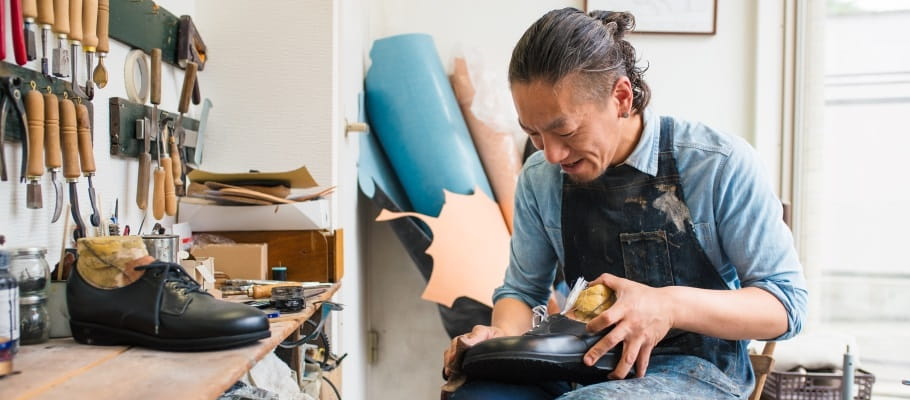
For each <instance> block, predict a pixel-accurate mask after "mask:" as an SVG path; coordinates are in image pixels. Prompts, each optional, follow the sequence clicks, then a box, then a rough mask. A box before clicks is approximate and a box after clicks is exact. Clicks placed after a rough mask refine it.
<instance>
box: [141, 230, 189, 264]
mask: <svg viewBox="0 0 910 400" xmlns="http://www.w3.org/2000/svg"><path fill="white" fill-rule="evenodd" d="M142 242H143V243H145V248H147V249H148V251H149V255H150V256H152V257H154V258H155V259H156V260H158V261H164V262H169V263H178V262H180V261H179V260H178V259H177V251H178V250H179V249H180V236H177V235H143V236H142Z"/></svg>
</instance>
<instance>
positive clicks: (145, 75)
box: [123, 49, 149, 104]
mask: <svg viewBox="0 0 910 400" xmlns="http://www.w3.org/2000/svg"><path fill="white" fill-rule="evenodd" d="M137 72H138V74H139V75H138V76H137V75H136V74H137ZM123 79H124V80H125V83H126V96H127V97H128V98H129V99H130V101H132V102H134V103H139V104H145V103H146V102H147V101H148V97H149V62H148V59H147V58H146V57H145V52H143V51H142V50H139V49H136V50H133V51H131V52H129V54H127V55H126V63H125V64H124V65H123ZM137 84H138V85H139V88H138V89H137V88H136V85H137Z"/></svg>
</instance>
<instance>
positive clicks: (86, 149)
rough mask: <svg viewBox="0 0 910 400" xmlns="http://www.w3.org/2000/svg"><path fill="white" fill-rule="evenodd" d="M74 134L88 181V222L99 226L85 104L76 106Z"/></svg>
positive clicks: (90, 141)
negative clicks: (89, 207) (90, 211)
mask: <svg viewBox="0 0 910 400" xmlns="http://www.w3.org/2000/svg"><path fill="white" fill-rule="evenodd" d="M76 132H77V135H78V137H79V141H78V142H79V165H80V166H82V175H83V176H85V177H86V178H87V179H88V199H89V202H90V203H91V205H92V215H91V217H89V222H90V223H91V224H92V226H101V215H100V214H99V213H98V199H97V198H96V197H95V185H94V184H93V183H92V177H93V176H95V154H94V148H93V147H92V123H91V118H90V117H89V113H88V107H86V106H85V104H81V103H80V104H77V105H76Z"/></svg>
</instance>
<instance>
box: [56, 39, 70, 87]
mask: <svg viewBox="0 0 910 400" xmlns="http://www.w3.org/2000/svg"><path fill="white" fill-rule="evenodd" d="M53 56H54V63H53V67H52V69H53V74H54V76H56V77H58V78H66V77H67V76H69V75H67V73H68V72H67V67H68V66H69V63H70V51H69V49H67V48H66V39H64V38H60V43H59V44H58V45H57V47H55V48H54V51H53Z"/></svg>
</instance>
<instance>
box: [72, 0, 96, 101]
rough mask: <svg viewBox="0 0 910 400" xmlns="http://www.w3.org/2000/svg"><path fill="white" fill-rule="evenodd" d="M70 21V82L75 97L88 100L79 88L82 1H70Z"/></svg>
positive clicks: (86, 95)
mask: <svg viewBox="0 0 910 400" xmlns="http://www.w3.org/2000/svg"><path fill="white" fill-rule="evenodd" d="M69 20H70V34H69V39H70V73H71V74H72V76H71V77H70V82H72V84H73V92H74V93H75V94H76V96H79V97H83V98H88V99H89V100H91V98H89V97H88V94H86V93H85V92H83V91H82V88H80V87H79V62H78V61H77V60H78V59H79V47H80V46H82V38H83V26H82V0H70V9H69Z"/></svg>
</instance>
